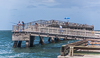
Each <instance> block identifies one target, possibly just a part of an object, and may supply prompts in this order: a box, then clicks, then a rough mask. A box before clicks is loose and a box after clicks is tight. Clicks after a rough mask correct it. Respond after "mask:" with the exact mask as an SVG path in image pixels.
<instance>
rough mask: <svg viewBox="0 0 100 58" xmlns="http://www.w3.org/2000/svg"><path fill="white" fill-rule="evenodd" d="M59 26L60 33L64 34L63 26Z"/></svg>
mask: <svg viewBox="0 0 100 58" xmlns="http://www.w3.org/2000/svg"><path fill="white" fill-rule="evenodd" d="M59 28H60V33H61V34H62V33H63V30H62V26H61V25H59Z"/></svg>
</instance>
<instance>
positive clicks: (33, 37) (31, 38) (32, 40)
mask: <svg viewBox="0 0 100 58" xmlns="http://www.w3.org/2000/svg"><path fill="white" fill-rule="evenodd" d="M34 39H35V36H30V47H33V42H34Z"/></svg>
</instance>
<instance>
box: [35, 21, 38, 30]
mask: <svg viewBox="0 0 100 58" xmlns="http://www.w3.org/2000/svg"><path fill="white" fill-rule="evenodd" d="M35 28H36V31H38V24H37V23H35Z"/></svg>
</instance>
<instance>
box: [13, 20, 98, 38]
mask: <svg viewBox="0 0 100 58" xmlns="http://www.w3.org/2000/svg"><path fill="white" fill-rule="evenodd" d="M35 23H37V24H38V26H36V25H35ZM52 24H55V25H57V24H58V25H65V24H66V22H63V21H53V20H50V21H47V20H38V21H34V22H30V23H26V24H25V25H24V27H23V25H20V26H18V25H13V30H12V31H13V32H22V31H25V32H39V33H49V34H61V33H60V29H59V26H58V27H52V26H49V25H52ZM68 24H69V25H70V26H81V27H88V28H89V27H91V28H93V26H90V25H86V26H83V25H82V24H77V25H76V24H75V23H68ZM48 26H49V27H48ZM62 30H63V34H62V35H74V36H84V37H95V34H94V33H95V32H94V31H91V30H85V29H83V30H81V29H70V28H62ZM96 37H98V36H96Z"/></svg>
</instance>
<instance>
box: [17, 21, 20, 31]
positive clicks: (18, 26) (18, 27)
mask: <svg viewBox="0 0 100 58" xmlns="http://www.w3.org/2000/svg"><path fill="white" fill-rule="evenodd" d="M20 26H21V23H20V21H19V22H18V24H17V30H18V31H19V30H20Z"/></svg>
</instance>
